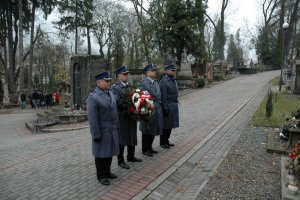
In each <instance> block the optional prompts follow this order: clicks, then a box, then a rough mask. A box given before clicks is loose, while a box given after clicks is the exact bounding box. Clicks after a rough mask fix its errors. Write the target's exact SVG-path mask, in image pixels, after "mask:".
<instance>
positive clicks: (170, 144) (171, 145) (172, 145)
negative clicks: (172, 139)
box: [167, 143, 175, 147]
mask: <svg viewBox="0 0 300 200" xmlns="http://www.w3.org/2000/svg"><path fill="white" fill-rule="evenodd" d="M167 145H169V146H170V147H174V146H175V144H172V143H168V144H167Z"/></svg>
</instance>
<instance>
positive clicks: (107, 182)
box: [99, 178, 110, 185]
mask: <svg viewBox="0 0 300 200" xmlns="http://www.w3.org/2000/svg"><path fill="white" fill-rule="evenodd" d="M99 183H101V184H102V185H110V182H109V180H108V179H107V178H101V179H100V180H99Z"/></svg>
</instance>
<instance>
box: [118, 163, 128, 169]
mask: <svg viewBox="0 0 300 200" xmlns="http://www.w3.org/2000/svg"><path fill="white" fill-rule="evenodd" d="M119 166H120V167H122V168H124V169H129V168H130V167H129V166H128V165H127V164H126V163H124V162H122V163H120V164H119Z"/></svg>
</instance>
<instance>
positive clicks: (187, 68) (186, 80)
mask: <svg viewBox="0 0 300 200" xmlns="http://www.w3.org/2000/svg"><path fill="white" fill-rule="evenodd" d="M176 80H177V83H178V86H179V87H180V88H183V89H184V88H187V87H191V86H192V85H193V83H194V81H193V73H192V64H191V63H189V62H188V60H187V52H186V49H185V48H184V49H183V52H182V55H181V64H180V70H179V71H178V72H177V76H176Z"/></svg>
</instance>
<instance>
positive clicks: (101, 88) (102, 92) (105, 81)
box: [87, 72, 119, 185]
mask: <svg viewBox="0 0 300 200" xmlns="http://www.w3.org/2000/svg"><path fill="white" fill-rule="evenodd" d="M95 79H96V84H97V87H96V89H95V91H94V92H92V93H90V95H89V96H88V99H87V106H88V119H89V124H90V132H91V135H92V151H93V155H94V157H95V165H96V172H97V179H98V181H99V182H100V183H101V184H103V185H110V181H109V180H108V178H117V176H116V175H115V174H113V173H111V171H110V168H111V162H112V157H113V156H116V155H118V154H119V137H118V120H119V119H118V111H117V105H116V100H115V96H114V94H113V93H112V92H111V91H110V86H111V78H110V77H109V75H108V73H107V72H102V73H100V74H98V75H96V76H95Z"/></svg>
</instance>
